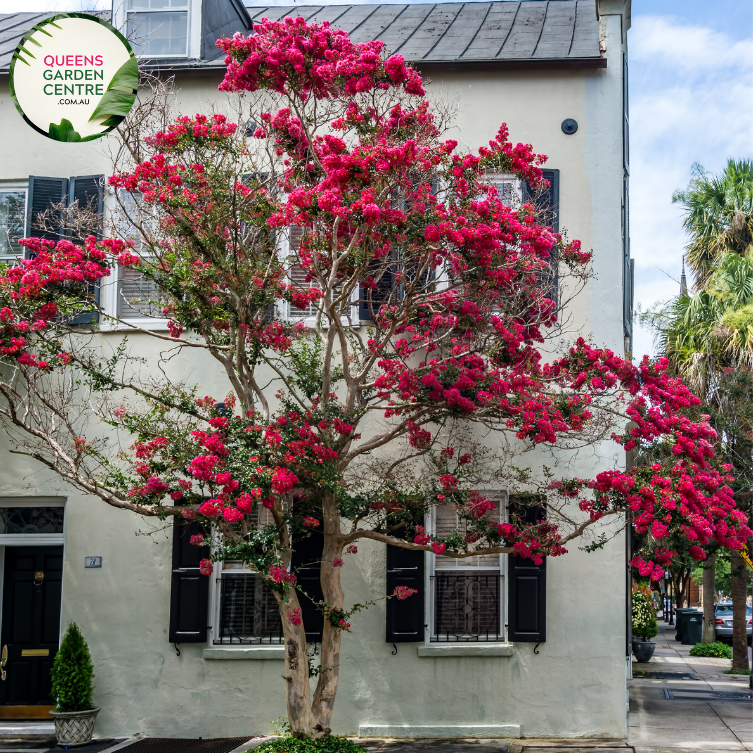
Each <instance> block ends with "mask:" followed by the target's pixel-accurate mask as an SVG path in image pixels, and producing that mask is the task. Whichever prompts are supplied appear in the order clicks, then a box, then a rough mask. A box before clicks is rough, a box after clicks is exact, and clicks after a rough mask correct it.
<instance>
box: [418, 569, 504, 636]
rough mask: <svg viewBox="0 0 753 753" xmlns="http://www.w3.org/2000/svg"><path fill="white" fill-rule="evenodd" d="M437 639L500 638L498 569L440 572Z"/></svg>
mask: <svg viewBox="0 0 753 753" xmlns="http://www.w3.org/2000/svg"><path fill="white" fill-rule="evenodd" d="M432 580H433V582H434V635H433V636H432V640H433V641H496V640H499V639H500V637H501V636H500V614H501V608H500V607H501V604H500V598H499V592H500V576H499V573H495V572H485V573H484V572H475V573H468V574H458V573H446V572H445V573H436V574H435V575H433V576H432Z"/></svg>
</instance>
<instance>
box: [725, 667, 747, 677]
mask: <svg viewBox="0 0 753 753" xmlns="http://www.w3.org/2000/svg"><path fill="white" fill-rule="evenodd" d="M724 674H725V675H745V676H746V677H749V676H750V670H749V669H725V670H724Z"/></svg>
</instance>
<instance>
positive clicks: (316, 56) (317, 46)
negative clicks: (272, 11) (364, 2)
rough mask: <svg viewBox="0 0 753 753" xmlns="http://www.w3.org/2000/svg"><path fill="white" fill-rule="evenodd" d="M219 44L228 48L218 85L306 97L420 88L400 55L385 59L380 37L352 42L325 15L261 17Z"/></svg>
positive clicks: (412, 91)
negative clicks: (314, 18) (250, 29)
mask: <svg viewBox="0 0 753 753" xmlns="http://www.w3.org/2000/svg"><path fill="white" fill-rule="evenodd" d="M217 46H218V47H219V48H220V49H221V50H223V51H224V52H226V53H227V57H226V58H225V63H226V65H227V67H228V68H227V73H226V74H225V79H224V81H223V82H222V84H220V90H221V91H257V90H259V89H269V90H271V91H275V92H279V93H287V92H291V91H295V92H296V94H297V95H298V96H300V97H302V98H304V99H305V98H307V97H309V96H311V95H313V96H315V97H316V98H317V99H324V98H329V97H342V96H353V95H355V94H357V93H360V92H369V91H372V90H373V89H375V88H376V89H388V88H390V87H396V86H401V87H402V88H403V89H404V90H405V91H406V92H407V93H408V94H415V95H419V96H421V95H423V94H424V90H423V88H422V86H421V78H420V77H419V76H418V74H417V73H416V72H415V71H414V70H413V69H412V68H408V67H407V66H406V65H405V61H404V59H403V57H402V56H401V55H393V56H392V57H390V58H388V59H387V60H385V59H384V58H383V57H382V56H381V52H382V48H383V44H382V43H381V42H367V43H365V44H354V43H353V42H351V41H350V39H349V37H348V35H347V33H345V32H343V31H339V30H338V31H335V30H333V29H331V28H330V26H329V22H327V21H325V22H324V23H322V24H317V23H306V21H305V20H304V19H303V18H301V17H298V18H295V19H294V18H289V17H288V18H285V19H283V20H282V21H268V20H267V19H262V21H261V23H258V24H255V25H254V33H253V34H252V35H250V36H248V37H244V36H243V35H242V34H240V33H236V34H234V35H233V37H232V38H231V39H219V40H217Z"/></svg>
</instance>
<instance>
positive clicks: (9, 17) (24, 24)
mask: <svg viewBox="0 0 753 753" xmlns="http://www.w3.org/2000/svg"><path fill="white" fill-rule="evenodd" d="M52 15H54V14H53V13H0V71H7V70H8V69H9V68H10V59H11V58H12V57H13V50H15V49H16V45H17V44H18V43H19V42H20V41H21V37H22V36H23V35H24V34H26V32H27V31H29V29H31V27H32V26H34V24H38V23H39V22H40V21H43V20H44V19H45V18H49V17H50V16H52Z"/></svg>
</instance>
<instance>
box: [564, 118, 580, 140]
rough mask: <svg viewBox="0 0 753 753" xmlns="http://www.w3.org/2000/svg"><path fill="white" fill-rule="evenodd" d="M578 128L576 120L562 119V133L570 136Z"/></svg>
mask: <svg viewBox="0 0 753 753" xmlns="http://www.w3.org/2000/svg"><path fill="white" fill-rule="evenodd" d="M577 130H578V121H577V120H573V119H572V118H566V119H565V120H563V121H562V133H566V134H567V135H568V136H572V135H573V134H574V133H575V132H576V131H577Z"/></svg>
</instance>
